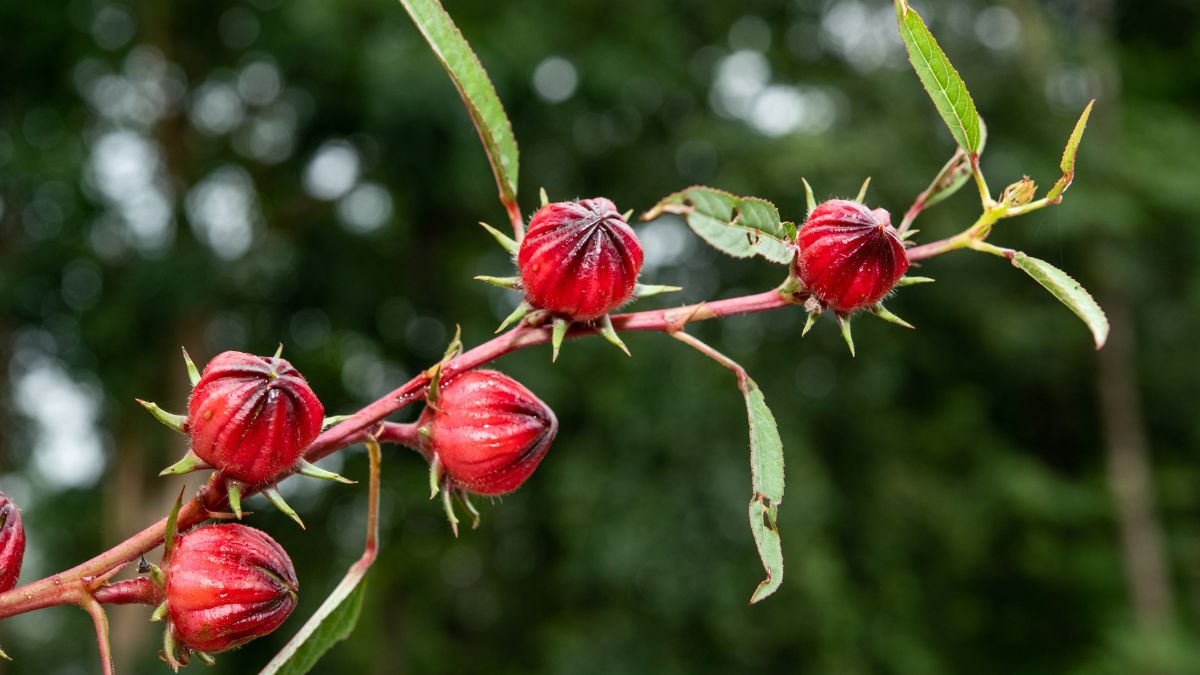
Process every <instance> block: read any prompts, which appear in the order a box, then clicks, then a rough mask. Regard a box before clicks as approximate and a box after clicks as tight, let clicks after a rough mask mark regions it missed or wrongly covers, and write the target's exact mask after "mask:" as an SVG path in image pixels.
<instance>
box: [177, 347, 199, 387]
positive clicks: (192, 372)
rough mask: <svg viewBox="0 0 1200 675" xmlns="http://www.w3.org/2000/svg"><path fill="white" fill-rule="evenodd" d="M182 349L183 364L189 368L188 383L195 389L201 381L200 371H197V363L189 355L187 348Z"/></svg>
mask: <svg viewBox="0 0 1200 675" xmlns="http://www.w3.org/2000/svg"><path fill="white" fill-rule="evenodd" d="M180 349H182V350H183V364H184V365H185V366H186V367H187V374H188V381H189V382H191V383H192V386H193V387H194V386H196V383H197V382H199V381H200V371H199V370H197V369H196V362H195V361H192V355H191V354H188V350H187V348H186V347H181V348H180Z"/></svg>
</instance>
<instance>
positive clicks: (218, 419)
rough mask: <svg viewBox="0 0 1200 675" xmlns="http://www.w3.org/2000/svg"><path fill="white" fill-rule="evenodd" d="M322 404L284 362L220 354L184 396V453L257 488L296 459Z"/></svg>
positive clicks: (316, 425)
mask: <svg viewBox="0 0 1200 675" xmlns="http://www.w3.org/2000/svg"><path fill="white" fill-rule="evenodd" d="M324 416H325V408H324V407H323V406H322V405H321V402H320V401H319V400H318V399H317V396H316V394H314V393H313V391H312V389H310V388H309V386H308V383H307V382H305V380H304V377H303V376H301V375H300V373H299V372H298V371H297V370H296V369H295V368H294V367H292V364H290V363H288V362H287V361H286V360H285V359H281V358H277V357H264V356H254V355H253V354H245V353H242V352H232V351H231V352H224V353H222V354H219V355H217V356H216V357H215V358H214V359H213V360H212V361H209V362H208V365H207V366H206V367H205V368H204V373H203V374H202V375H201V377H200V381H199V382H197V383H196V387H195V388H194V389H193V390H192V397H191V399H190V400H189V401H188V415H187V423H186V426H185V429H186V431H187V433H188V435H189V436H191V438H192V452H193V453H194V454H195V455H196V456H197V457H199V458H200V459H201V460H203V461H204V462H205V463H207V464H208V465H210V466H212V467H213V468H215V469H217V470H218V471H220V472H221V473H222V474H224V475H225V476H227V477H229V478H232V479H235V480H238V481H241V482H243V483H246V484H247V485H261V484H264V483H266V482H268V481H270V480H271V479H273V478H275V477H276V476H278V475H279V474H281V473H283V472H284V471H287V470H289V469H291V468H293V467H295V466H297V465H298V463H299V462H300V461H301V458H302V455H303V453H304V448H305V447H306V446H307V445H308V444H309V443H311V442H312V441H313V439H314V438H316V437H317V435H318V434H320V433H321V424H322V422H323V420H324Z"/></svg>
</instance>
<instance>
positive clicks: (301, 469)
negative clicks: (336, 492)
mask: <svg viewBox="0 0 1200 675" xmlns="http://www.w3.org/2000/svg"><path fill="white" fill-rule="evenodd" d="M296 471H297V473H299V474H300V475H302V476H308V477H309V478H318V479H320V480H331V481H333V482H335V483H343V484H345V485H354V484H355V483H357V482H358V481H354V480H350V479H349V478H346V477H345V476H341V475H339V474H336V473H334V472H332V471H326V470H325V469H322V468H321V467H319V466H317V465H316V464H313V463H312V462H310V461H308V460H306V459H301V460H300V461H299V462H297V463H296Z"/></svg>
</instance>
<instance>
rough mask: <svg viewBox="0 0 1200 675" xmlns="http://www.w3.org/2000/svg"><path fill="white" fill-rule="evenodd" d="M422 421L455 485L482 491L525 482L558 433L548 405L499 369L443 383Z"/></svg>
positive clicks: (425, 439) (428, 448) (427, 441)
mask: <svg viewBox="0 0 1200 675" xmlns="http://www.w3.org/2000/svg"><path fill="white" fill-rule="evenodd" d="M419 426H420V427H422V429H423V432H422V433H423V436H422V446H423V450H424V451H425V452H427V453H431V454H436V455H437V456H438V457H439V458H440V459H441V462H442V467H443V470H444V471H445V474H446V476H448V477H449V479H450V481H451V485H452V486H453V487H456V488H460V489H463V490H466V491H468V492H474V493H476V494H481V495H502V494H505V493H507V492H512V491H513V490H516V489H517V488H518V487H520V486H521V484H522V483H524V482H525V479H526V478H529V475H530V474H532V473H533V470H534V469H536V468H537V466H538V464H539V463H541V461H542V458H543V457H545V456H546V450H547V449H549V448H550V442H551V441H553V440H554V435H555V434H556V433H558V420H557V419H556V418H555V417H554V411H552V410H550V407H549V406H547V405H546V404H545V403H542V401H541V400H540V399H538V397H537V396H534V395H533V392H531V391H529V390H528V389H526V388H525V387H524V386H522V385H521V383H520V382H517V381H516V380H514V379H512V378H511V377H509V376H507V375H505V374H503V373H498V372H496V371H494V370H472V371H470V372H467V373H463V374H462V375H459V376H457V377H455V378H454V379H452V380H450V382H448V383H446V384H444V385H443V386H442V389H441V393H440V395H439V397H438V399H437V403H436V404H435V405H430V406H427V407H426V408H425V412H424V413H422V414H421V419H420V422H419Z"/></svg>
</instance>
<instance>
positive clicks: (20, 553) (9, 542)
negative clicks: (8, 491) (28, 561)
mask: <svg viewBox="0 0 1200 675" xmlns="http://www.w3.org/2000/svg"><path fill="white" fill-rule="evenodd" d="M24 558H25V528H24V527H23V526H22V525H21V510H20V509H18V508H17V505H16V504H15V503H14V502H13V500H11V499H9V498H8V496H7V495H5V494H4V493H3V492H0V593H3V592H4V591H7V590H9V589H11V588H12V587H13V586H16V585H17V577H19V576H21V561H22V560H24Z"/></svg>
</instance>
